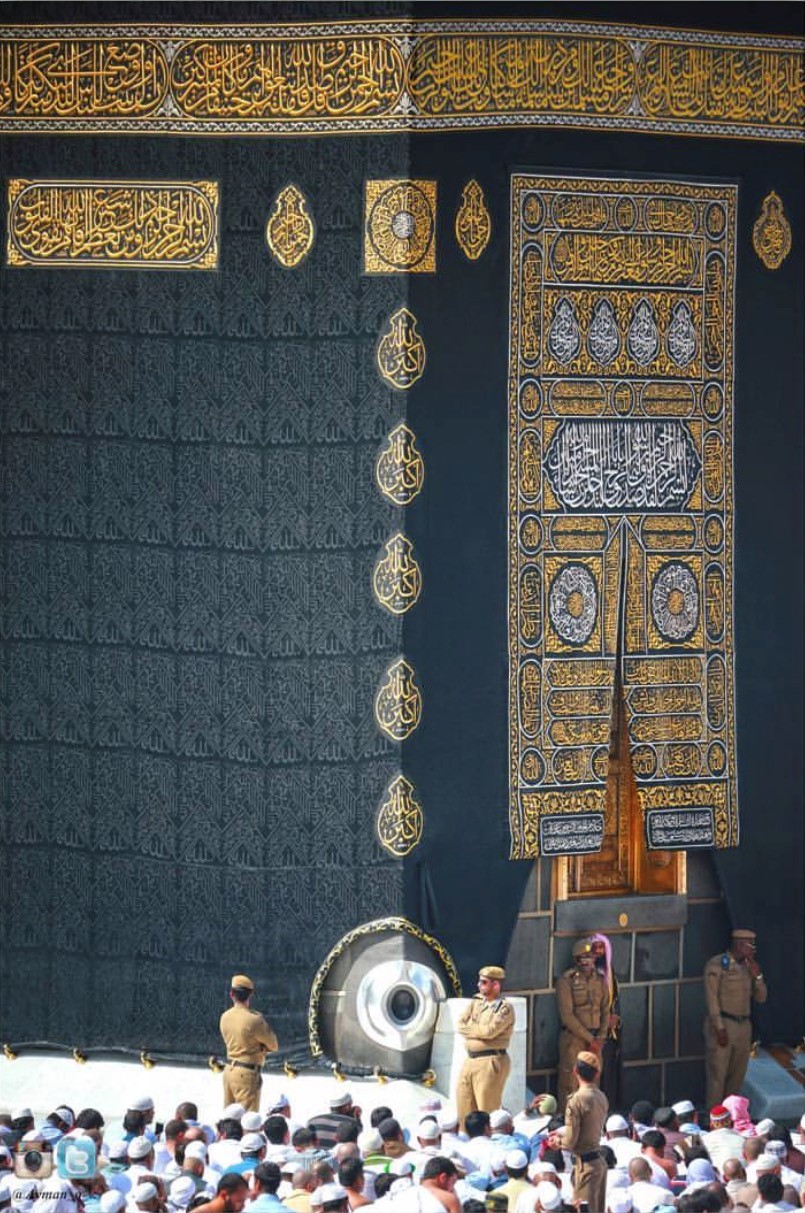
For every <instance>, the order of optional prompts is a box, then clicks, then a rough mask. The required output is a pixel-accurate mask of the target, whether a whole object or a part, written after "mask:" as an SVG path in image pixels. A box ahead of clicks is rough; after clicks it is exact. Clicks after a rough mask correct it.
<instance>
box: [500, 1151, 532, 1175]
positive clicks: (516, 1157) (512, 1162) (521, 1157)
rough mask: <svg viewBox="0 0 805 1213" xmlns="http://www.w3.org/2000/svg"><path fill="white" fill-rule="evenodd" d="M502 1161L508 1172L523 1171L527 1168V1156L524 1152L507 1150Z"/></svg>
mask: <svg viewBox="0 0 805 1213" xmlns="http://www.w3.org/2000/svg"><path fill="white" fill-rule="evenodd" d="M503 1161H504V1162H505V1164H506V1166H507V1167H508V1168H509V1170H510V1171H524V1170H525V1169H526V1167H527V1166H528V1155H527V1154H526V1152H525V1150H509V1152H508V1154H507V1155H506V1157H505V1158H504V1160H503Z"/></svg>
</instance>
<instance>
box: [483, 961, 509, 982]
mask: <svg viewBox="0 0 805 1213" xmlns="http://www.w3.org/2000/svg"><path fill="white" fill-rule="evenodd" d="M478 976H479V977H486V978H488V979H489V981H503V979H504V978H505V976H506V970H505V969H502V968H501V967H500V965H484V967H483V968H482V969H479V970H478Z"/></svg>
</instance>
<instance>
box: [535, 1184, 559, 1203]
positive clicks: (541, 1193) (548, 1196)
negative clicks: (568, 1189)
mask: <svg viewBox="0 0 805 1213" xmlns="http://www.w3.org/2000/svg"><path fill="white" fill-rule="evenodd" d="M537 1200H538V1201H539V1206H540V1208H541V1209H560V1208H561V1207H562V1193H561V1191H560V1190H559V1188H557V1187H554V1185H553V1184H552V1183H551V1181H550V1180H549V1179H544V1180H543V1181H542V1183H538V1184H537Z"/></svg>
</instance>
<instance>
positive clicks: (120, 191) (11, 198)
mask: <svg viewBox="0 0 805 1213" xmlns="http://www.w3.org/2000/svg"><path fill="white" fill-rule="evenodd" d="M218 227H219V222H218V184H217V182H215V181H192V182H190V181H186V182H178V181H140V182H133V181H26V180H21V179H13V180H11V181H9V183H8V245H7V260H8V264H9V265H16V266H50V267H52V266H75V267H80V268H86V267H91V266H99V267H104V266H106V267H109V268H114V269H119V268H121V267H129V268H132V269H163V268H166V267H167V268H170V269H194V270H208V269H214V268H215V266H217V264H218Z"/></svg>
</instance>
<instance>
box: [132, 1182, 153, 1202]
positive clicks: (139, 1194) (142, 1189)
mask: <svg viewBox="0 0 805 1213" xmlns="http://www.w3.org/2000/svg"><path fill="white" fill-rule="evenodd" d="M156 1195H157V1189H156V1184H151V1183H145V1184H137V1187H136V1188H135V1189H134V1191H133V1192H132V1194H131V1199H132V1200H133V1201H134V1203H135V1204H136V1205H144V1204H145V1202H146V1201H147V1200H153V1199H154V1197H155V1196H156Z"/></svg>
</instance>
